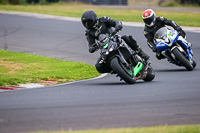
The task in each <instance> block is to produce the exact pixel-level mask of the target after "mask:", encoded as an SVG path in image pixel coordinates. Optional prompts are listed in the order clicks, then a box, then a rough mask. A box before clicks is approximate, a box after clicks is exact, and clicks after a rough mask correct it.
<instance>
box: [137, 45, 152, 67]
mask: <svg viewBox="0 0 200 133" xmlns="http://www.w3.org/2000/svg"><path fill="white" fill-rule="evenodd" d="M136 52H137V53H138V55H139V56H140V57H141V58H143V59H144V62H143V64H144V67H143V70H146V69H147V68H148V65H149V64H151V62H150V59H149V58H150V56H149V55H148V54H146V53H145V52H144V51H143V50H142V48H140V47H138V49H137V51H136Z"/></svg>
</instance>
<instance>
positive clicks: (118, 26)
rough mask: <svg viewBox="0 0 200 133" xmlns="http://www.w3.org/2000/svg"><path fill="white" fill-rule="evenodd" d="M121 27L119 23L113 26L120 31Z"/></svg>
mask: <svg viewBox="0 0 200 133" xmlns="http://www.w3.org/2000/svg"><path fill="white" fill-rule="evenodd" d="M122 28H123V26H122V25H121V24H118V25H116V26H115V30H116V31H120V30H121V29H122Z"/></svg>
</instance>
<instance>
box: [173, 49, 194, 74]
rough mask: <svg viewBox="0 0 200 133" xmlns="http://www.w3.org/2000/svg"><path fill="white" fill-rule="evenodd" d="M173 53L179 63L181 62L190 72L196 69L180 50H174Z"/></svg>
mask: <svg viewBox="0 0 200 133" xmlns="http://www.w3.org/2000/svg"><path fill="white" fill-rule="evenodd" d="M172 53H173V54H174V55H175V57H176V58H177V59H178V61H180V62H181V64H182V65H183V66H184V67H185V68H186V69H187V70H188V71H192V70H193V69H194V68H193V66H192V64H191V63H190V62H189V60H188V59H187V58H185V56H184V55H183V54H182V53H181V52H180V51H179V49H178V48H174V49H173V50H172Z"/></svg>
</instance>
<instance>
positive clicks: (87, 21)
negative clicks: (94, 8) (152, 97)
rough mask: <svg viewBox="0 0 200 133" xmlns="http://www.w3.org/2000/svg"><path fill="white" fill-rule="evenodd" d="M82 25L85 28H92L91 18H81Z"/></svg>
mask: <svg viewBox="0 0 200 133" xmlns="http://www.w3.org/2000/svg"><path fill="white" fill-rule="evenodd" d="M82 23H83V25H84V26H85V28H87V29H91V28H92V26H93V25H92V24H93V20H91V19H87V20H82Z"/></svg>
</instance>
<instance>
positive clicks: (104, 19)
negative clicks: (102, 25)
mask: <svg viewBox="0 0 200 133" xmlns="http://www.w3.org/2000/svg"><path fill="white" fill-rule="evenodd" d="M109 20H111V18H109V17H107V16H103V17H100V18H99V21H100V22H107V21H109Z"/></svg>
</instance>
